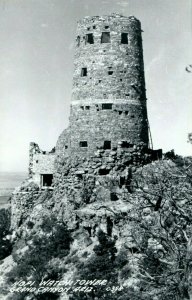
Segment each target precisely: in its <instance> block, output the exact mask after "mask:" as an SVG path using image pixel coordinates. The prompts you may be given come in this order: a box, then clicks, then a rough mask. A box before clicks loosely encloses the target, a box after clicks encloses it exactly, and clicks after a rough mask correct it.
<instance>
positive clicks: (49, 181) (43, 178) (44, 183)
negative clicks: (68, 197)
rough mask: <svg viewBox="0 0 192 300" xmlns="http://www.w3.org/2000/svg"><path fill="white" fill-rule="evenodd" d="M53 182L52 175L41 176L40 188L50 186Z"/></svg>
mask: <svg viewBox="0 0 192 300" xmlns="http://www.w3.org/2000/svg"><path fill="white" fill-rule="evenodd" d="M52 182H53V174H42V175H41V183H42V186H43V187H45V186H51V185H52Z"/></svg>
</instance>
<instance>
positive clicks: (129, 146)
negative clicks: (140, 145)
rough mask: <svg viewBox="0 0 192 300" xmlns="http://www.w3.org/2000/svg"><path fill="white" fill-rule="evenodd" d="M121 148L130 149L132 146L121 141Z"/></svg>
mask: <svg viewBox="0 0 192 300" xmlns="http://www.w3.org/2000/svg"><path fill="white" fill-rule="evenodd" d="M121 147H122V148H132V147H133V144H130V143H128V142H126V141H122V144H121Z"/></svg>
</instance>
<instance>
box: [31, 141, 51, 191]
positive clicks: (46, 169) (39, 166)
mask: <svg viewBox="0 0 192 300" xmlns="http://www.w3.org/2000/svg"><path fill="white" fill-rule="evenodd" d="M54 161H55V149H54V148H53V149H52V150H51V151H50V152H48V151H43V150H41V149H40V148H39V145H38V144H36V143H30V149H29V177H30V178H32V179H33V181H34V182H35V183H37V184H38V185H39V186H40V185H41V174H53V173H54Z"/></svg>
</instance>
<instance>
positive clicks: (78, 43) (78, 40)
mask: <svg viewBox="0 0 192 300" xmlns="http://www.w3.org/2000/svg"><path fill="white" fill-rule="evenodd" d="M79 46H80V36H79V35H78V36H77V47H79Z"/></svg>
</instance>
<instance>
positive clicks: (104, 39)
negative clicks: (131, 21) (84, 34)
mask: <svg viewBox="0 0 192 300" xmlns="http://www.w3.org/2000/svg"><path fill="white" fill-rule="evenodd" d="M110 41H111V38H110V32H102V35H101V43H110Z"/></svg>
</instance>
